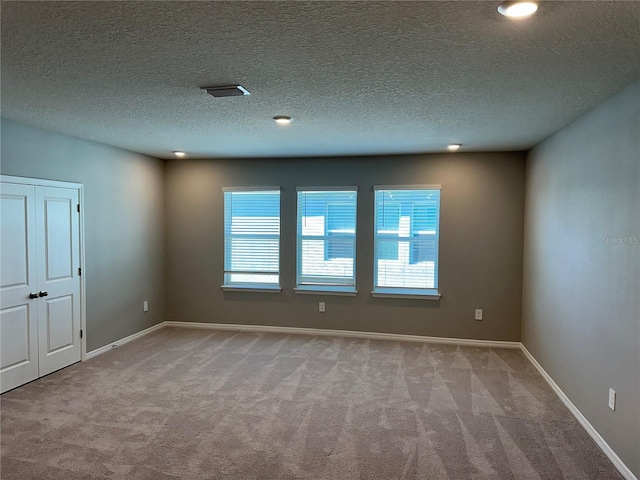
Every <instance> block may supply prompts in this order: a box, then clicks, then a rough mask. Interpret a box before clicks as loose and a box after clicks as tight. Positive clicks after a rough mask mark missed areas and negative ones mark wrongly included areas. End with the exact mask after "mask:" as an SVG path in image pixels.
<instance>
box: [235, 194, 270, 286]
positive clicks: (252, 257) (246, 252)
mask: <svg viewBox="0 0 640 480" xmlns="http://www.w3.org/2000/svg"><path fill="white" fill-rule="evenodd" d="M279 282H280V190H279V189H278V188H269V189H250V190H249V189H224V283H225V285H260V284H268V285H278V284H279Z"/></svg>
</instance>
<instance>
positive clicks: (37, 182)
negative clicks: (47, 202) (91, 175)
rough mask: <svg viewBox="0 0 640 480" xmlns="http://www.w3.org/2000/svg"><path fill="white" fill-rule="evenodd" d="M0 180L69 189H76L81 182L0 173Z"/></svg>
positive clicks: (80, 185) (79, 186)
mask: <svg viewBox="0 0 640 480" xmlns="http://www.w3.org/2000/svg"><path fill="white" fill-rule="evenodd" d="M0 182H3V183H18V184H20V185H36V186H38V187H61V188H71V189H78V188H81V187H82V184H81V183H76V182H64V181H59V180H46V179H44V178H28V177H14V176H12V175H0Z"/></svg>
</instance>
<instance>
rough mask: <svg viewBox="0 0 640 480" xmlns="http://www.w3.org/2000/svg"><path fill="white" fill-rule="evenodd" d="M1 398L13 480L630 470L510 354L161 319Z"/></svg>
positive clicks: (244, 479)
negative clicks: (619, 466) (171, 325)
mask: <svg viewBox="0 0 640 480" xmlns="http://www.w3.org/2000/svg"><path fill="white" fill-rule="evenodd" d="M1 402H2V404H1V413H2V422H1V423H2V424H1V426H2V431H1V434H2V441H1V448H2V460H1V464H0V467H1V471H0V476H1V478H2V480H10V479H20V480H25V479H60V480H72V479H93V478H95V479H102V478H109V479H123V480H124V479H126V480H133V479H153V480H163V479H229V480H258V479H260V480H263V479H264V480H270V479H287V480H293V479H314V480H321V479H322V480H325V479H327V480H329V479H336V480H341V479H345V480H346V479H362V480H393V479H429V480H438V479H464V480H467V479H514V480H525V479H526V480H528V479H532V480H534V479H535V480H555V479H575V480H589V479H593V480H607V479H620V478H622V477H621V476H620V475H619V474H618V473H617V471H616V470H615V468H614V467H613V465H612V464H611V463H610V462H609V460H608V459H607V458H606V457H605V455H604V454H603V453H602V452H601V451H600V450H599V448H598V447H597V446H596V444H595V443H594V442H593V441H592V440H591V438H590V437H589V436H588V435H587V433H586V432H585V431H584V430H583V429H582V427H581V426H580V425H579V424H578V422H577V421H576V420H575V419H574V417H573V416H572V415H571V413H570V412H569V411H568V410H567V409H566V408H565V407H564V405H563V404H562V403H561V402H560V400H559V399H558V398H557V396H556V395H555V394H554V393H553V392H552V391H551V389H550V388H549V387H548V385H547V384H546V383H545V381H544V380H543V378H542V377H541V376H540V375H539V374H538V373H537V372H536V371H535V370H534V368H533V366H532V365H531V364H530V363H529V362H528V361H527V360H526V359H525V357H524V356H523V355H522V353H521V352H519V351H517V350H509V349H497V348H473V347H461V346H450V345H439V344H424V343H410V342H392V341H371V340H363V339H353V338H334V337H326V336H306V335H283V334H256V333H237V332H229V331H212V330H195V329H163V330H160V331H158V332H155V333H153V334H151V335H148V336H146V337H143V338H141V339H140V340H137V341H135V342H132V343H129V344H127V345H124V346H122V347H120V348H117V349H114V350H112V351H110V352H108V353H105V354H103V355H101V356H99V357H96V358H94V359H92V360H89V361H87V362H84V363H81V364H76V365H73V366H71V367H68V368H66V369H63V370H61V371H59V372H57V373H54V374H52V375H49V376H47V377H45V378H42V379H40V380H37V381H35V382H32V383H31V384H28V385H25V386H23V387H20V388H18V389H15V390H13V391H11V392H8V393H6V394H4V395H3V396H2V398H1Z"/></svg>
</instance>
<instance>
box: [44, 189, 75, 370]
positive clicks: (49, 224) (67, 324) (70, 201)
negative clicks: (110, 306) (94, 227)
mask: <svg viewBox="0 0 640 480" xmlns="http://www.w3.org/2000/svg"><path fill="white" fill-rule="evenodd" d="M77 204H78V191H77V190H75V189H69V188H59V187H38V188H37V189H36V225H37V226H38V229H39V230H38V235H37V236H38V239H39V240H38V245H37V251H38V270H39V271H38V291H39V292H43V293H45V292H46V296H44V297H41V298H40V299H39V300H38V337H39V349H40V376H42V375H47V374H49V373H51V372H54V371H56V370H59V369H60V368H63V367H66V366H67V365H70V364H72V363H75V362H79V361H80V359H81V346H80V277H79V275H78V267H79V266H80V248H79V242H80V230H79V218H78V212H77V209H76V205H77Z"/></svg>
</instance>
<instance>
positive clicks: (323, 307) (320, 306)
mask: <svg viewBox="0 0 640 480" xmlns="http://www.w3.org/2000/svg"><path fill="white" fill-rule="evenodd" d="M318 311H319V312H322V313H324V312H325V305H324V302H319V303H318Z"/></svg>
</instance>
